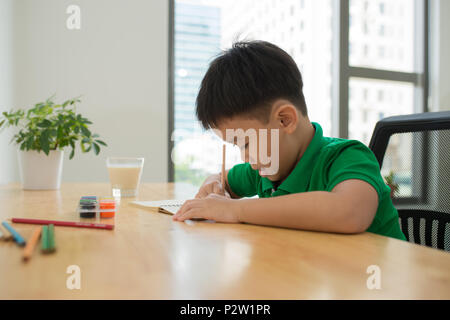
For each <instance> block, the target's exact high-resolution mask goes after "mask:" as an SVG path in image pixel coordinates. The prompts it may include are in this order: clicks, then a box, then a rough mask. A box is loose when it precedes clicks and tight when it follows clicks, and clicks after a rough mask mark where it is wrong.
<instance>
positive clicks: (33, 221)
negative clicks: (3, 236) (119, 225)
mask: <svg viewBox="0 0 450 320" xmlns="http://www.w3.org/2000/svg"><path fill="white" fill-rule="evenodd" d="M11 221H12V222H14V223H28V224H54V225H55V226H60V227H78V228H95V229H106V230H113V229H114V225H113V224H103V223H89V222H72V221H58V220H43V219H23V218H12V219H11Z"/></svg>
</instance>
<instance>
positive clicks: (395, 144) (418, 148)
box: [369, 111, 450, 251]
mask: <svg viewBox="0 0 450 320" xmlns="http://www.w3.org/2000/svg"><path fill="white" fill-rule="evenodd" d="M369 148H370V149H371V150H372V151H373V153H374V154H375V156H376V158H377V160H378V163H379V164H380V168H381V173H382V175H383V176H384V177H387V176H389V175H390V176H391V178H392V180H393V184H394V185H396V186H395V187H391V189H396V192H395V194H394V195H393V203H394V205H395V207H396V208H397V210H398V213H399V218H400V225H401V228H402V231H403V233H404V234H405V236H406V238H407V239H408V241H409V242H413V243H417V244H422V245H425V246H429V247H433V248H438V249H442V250H446V251H450V111H445V112H427V113H421V114H413V115H405V116H395V117H389V118H385V119H382V120H380V121H379V122H378V123H377V125H376V126H375V129H374V132H373V135H372V139H371V140H370V144H369Z"/></svg>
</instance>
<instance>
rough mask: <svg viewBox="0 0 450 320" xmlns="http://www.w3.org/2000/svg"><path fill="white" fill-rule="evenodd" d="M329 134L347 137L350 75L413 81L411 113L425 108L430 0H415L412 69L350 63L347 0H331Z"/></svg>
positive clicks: (171, 88) (171, 81)
mask: <svg viewBox="0 0 450 320" xmlns="http://www.w3.org/2000/svg"><path fill="white" fill-rule="evenodd" d="M332 2H333V30H334V31H333V37H332V43H333V45H332V51H333V52H332V57H333V59H332V69H333V70H332V81H333V83H334V84H335V85H333V86H332V106H331V113H332V114H331V124H332V135H333V136H335V137H339V138H344V139H348V137H349V83H350V79H351V78H361V79H374V80H388V81H398V82H403V83H412V84H413V85H414V112H427V111H428V96H429V84H428V81H429V80H428V72H429V53H428V51H429V37H428V34H429V12H430V10H429V7H430V1H429V0H414V6H415V10H414V12H415V17H414V26H415V27H414V61H415V63H414V64H415V70H416V71H415V72H401V71H391V70H381V69H376V68H367V67H358V66H351V65H350V63H349V44H350V41H349V30H350V25H349V23H350V0H332ZM168 6H169V10H168V11H169V19H168V21H169V28H168V30H169V35H168V55H169V59H168V71H169V76H168V142H169V143H168V159H170V160H169V164H168V182H174V178H175V174H174V163H173V161H172V152H173V148H174V141H173V137H172V134H173V131H174V112H175V103H174V102H175V96H174V95H175V75H174V72H175V43H174V42H175V0H169V1H168Z"/></svg>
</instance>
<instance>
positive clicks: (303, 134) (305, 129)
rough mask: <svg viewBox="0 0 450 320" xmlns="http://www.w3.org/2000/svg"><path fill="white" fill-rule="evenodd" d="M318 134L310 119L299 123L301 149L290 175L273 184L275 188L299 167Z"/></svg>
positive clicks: (297, 133)
mask: <svg viewBox="0 0 450 320" xmlns="http://www.w3.org/2000/svg"><path fill="white" fill-rule="evenodd" d="M315 133H316V128H315V127H314V125H313V124H312V123H311V122H310V121H309V119H308V118H303V119H302V121H300V123H299V128H298V132H296V136H297V140H298V144H299V145H300V148H299V149H298V152H297V156H296V158H295V159H296V160H295V161H294V163H293V164H292V165H291V168H290V170H289V171H288V174H286V176H285V177H284V178H283V179H281V180H279V181H275V182H273V185H274V186H275V189H276V188H277V187H278V186H279V185H280V184H281V183H282V182H283V181H284V180H285V179H286V178H287V177H289V175H290V174H291V173H292V171H293V170H294V169H295V167H296V166H297V164H298V162H299V161H300V159H301V158H302V157H303V154H304V153H305V151H306V149H307V148H308V146H309V145H310V143H311V141H312V139H313V138H314V135H315Z"/></svg>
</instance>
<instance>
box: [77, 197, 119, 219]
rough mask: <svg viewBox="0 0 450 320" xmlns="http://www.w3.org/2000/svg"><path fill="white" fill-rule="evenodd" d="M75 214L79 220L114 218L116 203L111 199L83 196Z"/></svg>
mask: <svg viewBox="0 0 450 320" xmlns="http://www.w3.org/2000/svg"><path fill="white" fill-rule="evenodd" d="M77 212H78V213H79V214H80V218H96V217H98V218H114V216H115V215H116V201H115V200H114V198H112V197H97V196H83V197H81V199H80V203H79V204H78V207H77Z"/></svg>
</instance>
